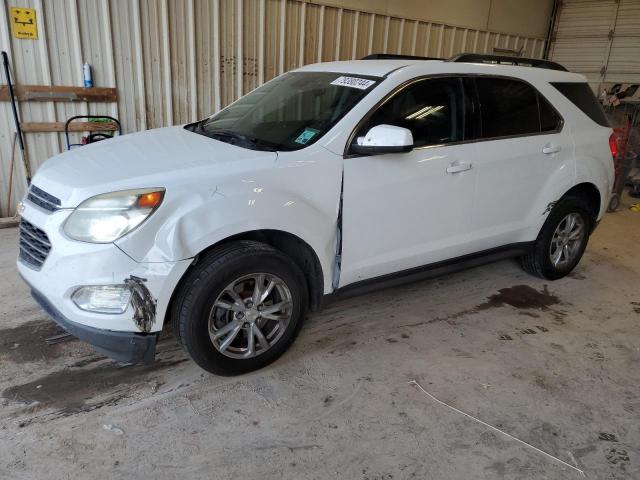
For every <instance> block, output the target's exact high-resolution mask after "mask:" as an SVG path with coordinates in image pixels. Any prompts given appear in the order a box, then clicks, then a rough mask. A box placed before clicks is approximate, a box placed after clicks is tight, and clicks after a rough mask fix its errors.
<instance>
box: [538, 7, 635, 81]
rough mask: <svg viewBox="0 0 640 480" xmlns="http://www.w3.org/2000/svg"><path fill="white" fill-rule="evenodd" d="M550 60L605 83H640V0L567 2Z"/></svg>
mask: <svg viewBox="0 0 640 480" xmlns="http://www.w3.org/2000/svg"><path fill="white" fill-rule="evenodd" d="M550 58H551V59H553V60H555V61H557V62H559V63H561V64H563V65H564V66H566V67H567V68H568V69H569V70H571V71H573V72H578V73H582V74H584V75H586V76H587V78H588V80H589V83H590V85H591V86H592V88H593V89H594V90H595V91H596V92H599V91H600V89H601V87H602V84H604V83H640V0H618V1H615V0H564V1H562V2H561V4H560V7H559V10H558V16H557V17H556V22H555V26H554V33H553V36H552V43H551V49H550Z"/></svg>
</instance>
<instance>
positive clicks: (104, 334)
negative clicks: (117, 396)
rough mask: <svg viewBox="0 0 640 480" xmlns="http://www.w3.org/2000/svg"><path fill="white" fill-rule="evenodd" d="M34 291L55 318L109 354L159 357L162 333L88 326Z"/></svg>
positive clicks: (134, 359) (125, 358) (136, 359)
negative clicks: (114, 330) (64, 312)
mask: <svg viewBox="0 0 640 480" xmlns="http://www.w3.org/2000/svg"><path fill="white" fill-rule="evenodd" d="M31 295H32V296H33V298H34V299H35V301H36V302H38V304H39V305H40V306H41V307H42V309H43V310H44V311H45V312H46V313H47V314H48V315H49V316H50V317H51V319H52V320H53V321H54V322H56V323H57V324H58V325H59V326H61V327H62V328H64V329H65V330H66V331H67V332H68V333H70V334H71V335H73V336H74V337H77V338H78V339H80V340H82V341H84V342H87V343H89V344H91V345H93V347H94V348H95V349H96V350H97V351H99V352H100V353H102V354H104V355H106V356H107V357H110V358H112V359H113V360H116V361H118V362H125V363H140V362H144V363H151V362H153V361H154V360H155V355H156V341H157V339H158V335H159V334H158V333H135V332H113V331H110V330H103V329H100V328H93V327H88V326H86V325H82V324H80V323H76V322H72V321H71V320H69V319H67V318H66V317H65V316H64V315H63V314H62V313H60V311H59V310H58V309H56V308H55V307H54V306H53V305H52V304H51V302H49V300H47V299H46V298H45V296H44V295H42V294H41V293H40V292H38V291H37V290H35V289H33V288H32V289H31Z"/></svg>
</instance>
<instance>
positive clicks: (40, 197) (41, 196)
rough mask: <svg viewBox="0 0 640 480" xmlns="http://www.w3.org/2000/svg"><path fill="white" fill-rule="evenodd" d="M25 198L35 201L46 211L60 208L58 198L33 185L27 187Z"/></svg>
mask: <svg viewBox="0 0 640 480" xmlns="http://www.w3.org/2000/svg"><path fill="white" fill-rule="evenodd" d="M27 199H28V200H29V201H30V202H31V203H35V204H36V205H38V206H39V207H41V208H44V209H45V210H46V211H47V212H55V211H56V210H58V209H59V208H60V199H59V198H57V197H54V196H53V195H50V194H48V193H47V192H45V191H44V190H41V189H39V188H38V187H36V186H35V185H31V187H29V192H28V193H27Z"/></svg>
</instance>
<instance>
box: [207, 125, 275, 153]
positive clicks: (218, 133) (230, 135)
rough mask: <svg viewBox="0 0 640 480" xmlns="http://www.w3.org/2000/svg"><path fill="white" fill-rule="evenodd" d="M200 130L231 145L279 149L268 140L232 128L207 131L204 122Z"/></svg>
mask: <svg viewBox="0 0 640 480" xmlns="http://www.w3.org/2000/svg"><path fill="white" fill-rule="evenodd" d="M198 130H200V133H202V134H203V135H206V136H207V137H210V138H214V139H217V140H222V141H223V142H226V143H230V144H231V145H238V146H243V145H244V146H247V147H248V148H251V149H252V150H264V151H268V152H275V151H277V148H276V145H274V144H273V143H271V142H267V141H266V140H261V139H259V138H256V137H252V136H249V135H243V134H241V133H238V132H234V131H232V130H210V131H207V130H205V129H204V128H203V127H202V124H198Z"/></svg>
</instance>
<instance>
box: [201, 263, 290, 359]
mask: <svg viewBox="0 0 640 480" xmlns="http://www.w3.org/2000/svg"><path fill="white" fill-rule="evenodd" d="M292 312H293V301H292V296H291V291H290V290H289V287H287V285H286V283H284V281H282V279H280V278H279V277H277V276H275V275H272V274H269V273H252V274H249V275H244V276H242V277H240V278H238V279H236V280H234V281H233V282H231V283H229V284H228V285H227V286H226V287H225V288H224V290H222V292H221V293H220V294H219V295H218V297H217V298H216V300H215V302H214V303H213V307H212V308H211V311H210V313H209V338H210V339H211V342H212V343H213V346H214V347H215V349H216V350H218V351H219V352H220V353H222V354H223V355H226V356H227V357H231V358H252V357H256V356H258V355H261V354H263V353H264V352H266V351H267V350H269V349H270V348H271V347H272V346H273V345H275V344H276V343H277V342H278V340H280V338H281V337H282V335H283V333H284V332H285V330H286V329H287V326H288V324H289V322H290V321H291V316H292Z"/></svg>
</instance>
